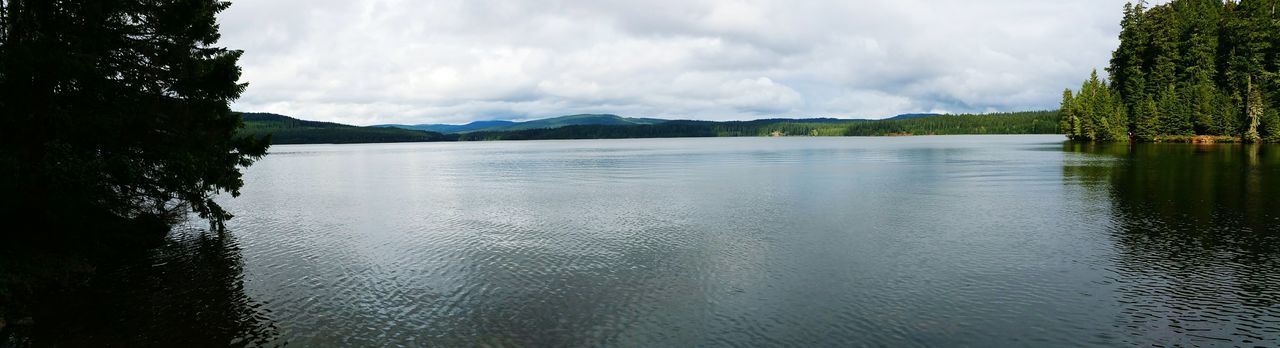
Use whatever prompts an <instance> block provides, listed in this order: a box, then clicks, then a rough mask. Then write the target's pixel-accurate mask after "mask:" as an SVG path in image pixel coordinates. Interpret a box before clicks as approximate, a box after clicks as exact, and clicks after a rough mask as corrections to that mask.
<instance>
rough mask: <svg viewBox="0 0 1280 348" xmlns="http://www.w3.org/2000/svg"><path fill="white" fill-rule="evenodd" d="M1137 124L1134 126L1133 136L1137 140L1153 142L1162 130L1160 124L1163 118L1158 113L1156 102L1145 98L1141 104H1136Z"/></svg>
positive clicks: (1148, 97) (1149, 97)
mask: <svg viewBox="0 0 1280 348" xmlns="http://www.w3.org/2000/svg"><path fill="white" fill-rule="evenodd" d="M1136 113H1137V116H1134V117H1135V118H1136V119H1137V124H1136V125H1135V126H1134V132H1133V135H1134V137H1136V138H1137V139H1139V140H1143V141H1153V140H1155V139H1156V137H1157V136H1159V135H1161V134H1162V132H1163V130H1162V129H1161V124H1162V123H1163V122H1164V117H1163V115H1162V113H1161V112H1160V108H1159V107H1157V106H1156V100H1155V99H1154V98H1151V96H1147V97H1146V98H1145V99H1144V100H1143V101H1142V103H1140V104H1138V110H1137V112H1136Z"/></svg>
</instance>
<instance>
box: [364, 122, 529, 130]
mask: <svg viewBox="0 0 1280 348" xmlns="http://www.w3.org/2000/svg"><path fill="white" fill-rule="evenodd" d="M514 124H516V123H515V122H511V121H498V120H495V121H475V122H471V123H468V124H414V125H406V124H380V125H376V126H373V127H393V128H401V129H413V130H424V131H429V132H440V133H466V132H473V131H478V130H481V129H486V128H498V127H505V126H510V125H514Z"/></svg>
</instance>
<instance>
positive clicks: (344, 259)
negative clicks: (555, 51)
mask: <svg viewBox="0 0 1280 348" xmlns="http://www.w3.org/2000/svg"><path fill="white" fill-rule="evenodd" d="M1063 140H1064V139H1063V137H1062V136H931V137H876V138H861V137H848V138H839V137H832V138H810V137H791V138H707V139H634V140H570V141H527V142H477V143H417V144H370V145H298V146H274V147H273V148H272V153H271V154H270V155H269V156H267V157H266V158H265V159H263V160H262V161H261V162H259V163H257V164H255V165H254V166H252V167H250V168H249V169H248V170H247V171H246V175H245V181H246V184H245V186H244V188H243V190H242V192H241V193H242V195H241V196H240V197H239V198H236V199H230V198H229V197H226V199H223V200H222V201H223V202H225V203H224V205H225V206H226V207H227V208H228V209H229V210H230V211H231V212H233V213H234V214H235V215H236V218H235V219H233V220H232V221H230V222H229V223H228V228H229V231H228V232H227V235H226V237H225V238H217V237H216V236H215V235H211V234H206V233H203V232H201V230H200V229H199V228H198V227H200V226H203V225H202V224H201V223H199V222H194V223H192V226H188V227H183V228H179V229H178V230H176V231H175V233H174V235H173V236H172V237H171V238H170V240H169V242H168V243H167V244H166V245H165V246H163V247H160V248H158V249H156V250H155V251H154V252H152V253H151V254H148V255H146V256H143V257H139V258H138V260H137V261H136V262H132V263H130V264H129V265H127V266H124V267H122V268H121V269H119V270H116V271H114V272H115V273H114V274H115V276H113V277H108V278H105V279H102V280H98V281H97V283H96V284H95V290H94V291H92V292H91V294H89V295H86V296H88V298H94V299H95V300H94V301H93V302H94V304H93V306H92V309H84V310H85V311H86V312H92V313H110V314H108V315H102V314H81V315H83V316H85V317H81V319H68V320H69V321H75V320H95V322H93V323H90V324H79V325H71V324H68V325H64V326H65V327H74V328H76V330H79V331H76V332H75V333H76V335H74V336H76V338H70V337H65V336H64V337H63V338H60V339H65V340H71V341H70V342H69V343H76V342H77V341H76V340H81V341H79V343H92V344H102V343H104V342H122V343H132V344H135V345H136V344H145V343H148V342H151V343H166V344H175V343H180V342H206V343H217V344H222V343H224V342H225V343H228V344H231V345H247V344H268V345H270V344H280V343H286V342H287V343H288V344H290V345H298V346H328V345H352V346H375V345H376V346H382V345H406V346H473V345H495V346H504V345H507V346H744V345H745V346H853V345H872V346H1115V345H1149V344H1160V345H1244V346H1254V345H1264V346H1265V345H1271V346H1275V345H1280V147H1275V146H1252V147H1249V146H1241V145H1212V146H1194V145H1137V146H1132V147H1131V146H1127V145H1119V146H1097V145H1081V144H1067V143H1064V141H1063ZM94 315H97V316H94ZM83 318H90V319H83ZM94 318H97V319H94ZM103 318H105V319H103Z"/></svg>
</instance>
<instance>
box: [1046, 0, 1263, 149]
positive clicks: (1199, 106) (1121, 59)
mask: <svg viewBox="0 0 1280 348" xmlns="http://www.w3.org/2000/svg"><path fill="white" fill-rule="evenodd" d="M1120 26H1121V32H1120V47H1119V48H1117V49H1116V50H1115V52H1114V53H1113V54H1112V58H1111V64H1110V66H1109V67H1108V68H1107V73H1109V75H1110V77H1111V81H1109V82H1108V81H1106V80H1104V79H1101V78H1099V77H1098V73H1097V72H1096V71H1095V72H1094V73H1093V76H1091V77H1090V78H1089V79H1088V80H1087V81H1085V82H1084V84H1083V85H1082V86H1081V88H1080V89H1079V90H1078V91H1072V90H1070V89H1068V90H1067V91H1065V92H1064V93H1063V98H1062V108H1061V110H1062V124H1061V127H1062V132H1063V133H1066V134H1067V136H1069V137H1070V138H1072V139H1074V140H1082V141H1112V142H1122V141H1130V140H1134V141H1154V142H1161V141H1203V140H1204V139H1209V140H1212V141H1243V142H1259V141H1266V142H1280V113H1278V112H1277V111H1278V110H1280V0H1252V1H1251V0H1244V1H1238V2H1237V1H1227V2H1223V1H1220V0H1174V1H1172V2H1169V3H1166V4H1162V5H1156V6H1152V7H1147V5H1146V3H1145V2H1141V3H1139V4H1137V5H1133V4H1128V5H1125V7H1124V19H1123V20H1122V21H1121V23H1120Z"/></svg>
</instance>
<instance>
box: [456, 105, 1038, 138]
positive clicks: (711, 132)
mask: <svg viewBox="0 0 1280 348" xmlns="http://www.w3.org/2000/svg"><path fill="white" fill-rule="evenodd" d="M1057 131H1058V112H1057V111H1033V112H1017V113H999V114H985V115H939V116H927V117H915V118H898V119H886V120H837V119H801V120H787V119H766V120H755V121H729V122H711V121H669V122H664V123H660V124H654V125H632V126H602V125H579V126H567V127H560V128H550V129H528V130H521V131H509V132H474V133H467V134H462V135H460V137H459V140H530V139H616V138H658V137H733V136H796V135H799V136H883V135H953V134H1057Z"/></svg>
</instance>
